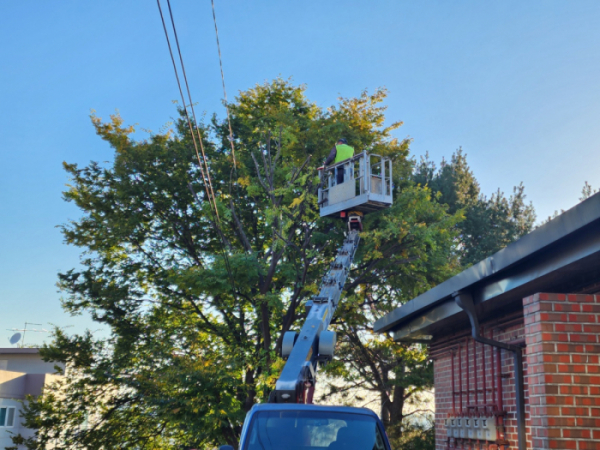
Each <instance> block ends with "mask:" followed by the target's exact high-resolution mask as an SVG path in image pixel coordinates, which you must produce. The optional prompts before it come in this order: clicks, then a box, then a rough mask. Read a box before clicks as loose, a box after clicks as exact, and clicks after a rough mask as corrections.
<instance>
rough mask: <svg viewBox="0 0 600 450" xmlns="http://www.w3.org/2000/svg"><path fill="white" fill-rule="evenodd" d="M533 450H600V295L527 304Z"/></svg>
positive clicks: (533, 299) (551, 297)
mask: <svg viewBox="0 0 600 450" xmlns="http://www.w3.org/2000/svg"><path fill="white" fill-rule="evenodd" d="M523 309H524V311H523V312H524V320H525V336H526V341H527V349H526V354H527V366H528V380H527V382H528V386H529V403H530V414H531V416H530V417H531V437H532V444H533V449H575V450H588V449H598V450H600V365H599V364H598V356H599V354H600V340H599V334H600V295H596V296H594V295H575V294H546V293H539V294H535V295H532V296H530V297H526V298H524V299H523Z"/></svg>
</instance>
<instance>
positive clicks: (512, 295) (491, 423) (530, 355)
mask: <svg viewBox="0 0 600 450" xmlns="http://www.w3.org/2000/svg"><path fill="white" fill-rule="evenodd" d="M375 329H376V331H379V332H390V333H392V334H393V336H394V339H395V340H397V341H406V342H420V343H426V344H427V345H428V346H429V349H430V355H431V358H432V359H433V361H434V383H435V408H436V413H435V414H436V415H435V420H436V449H438V450H442V449H448V448H460V449H463V448H465V449H466V448H470V449H479V448H488V449H490V450H492V449H494V448H502V447H504V448H506V447H510V448H519V449H520V450H521V449H525V448H527V449H579V450H584V449H600V365H599V361H598V357H599V355H600V194H596V195H594V196H592V197H590V198H589V199H587V200H585V201H584V202H582V203H580V204H578V205H577V206H575V207H574V208H572V209H570V210H569V211H567V212H565V213H563V214H561V215H560V216H559V217H557V218H556V219H554V220H552V221H550V222H548V223H546V224H545V225H543V226H541V227H539V228H537V229H536V230H534V231H533V232H531V233H530V234H528V235H527V236H525V237H523V238H521V239H520V240H518V241H517V242H514V243H513V244H511V245H509V246H508V247H506V248H505V249H503V250H501V251H499V252H498V253H496V254H494V255H493V256H491V257H489V258H487V259H485V260H483V261H481V262H479V263H478V264H475V265H474V266H472V267H470V268H469V269H467V270H465V271H463V272H462V273H460V274H458V275H456V276H455V277H453V278H451V279H449V280H447V281H445V282H444V283H442V284H440V285H438V286H436V287H435V288H433V289H431V290H430V291H428V292H426V293H424V294H422V295H420V296H419V297H416V298H414V299H413V300H411V301H410V302H408V303H406V304H405V305H402V306H401V307H399V308H397V309H396V310H394V311H392V312H391V313H390V314H388V315H387V316H385V317H383V318H382V319H381V320H379V321H378V322H377V323H376V324H375ZM496 446H497V447H496Z"/></svg>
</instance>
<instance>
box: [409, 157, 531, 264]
mask: <svg viewBox="0 0 600 450" xmlns="http://www.w3.org/2000/svg"><path fill="white" fill-rule="evenodd" d="M413 179H414V180H415V182H417V183H418V184H420V185H422V186H428V187H429V188H430V189H431V190H432V191H433V192H434V193H435V194H436V195H435V198H436V199H437V201H439V202H440V203H443V204H446V205H448V207H449V211H450V212H451V213H454V212H456V211H459V210H462V211H463V213H464V215H465V220H463V221H462V222H460V223H459V224H458V229H459V230H460V234H459V242H460V244H459V246H458V248H457V251H458V252H459V255H460V262H461V265H462V266H463V267H468V266H470V265H472V264H475V263H477V262H479V261H481V260H482V259H485V258H487V257H488V256H491V255H493V254H494V253H496V252H497V251H498V250H501V249H502V248H504V247H506V246H507V245H508V244H510V243H511V242H513V241H516V240H517V239H519V238H520V237H522V236H524V235H526V234H527V233H529V232H530V231H531V230H532V229H533V227H534V224H535V218H536V216H535V210H534V208H533V205H532V204H531V203H529V204H527V203H526V202H525V187H524V186H523V183H521V184H519V186H515V187H514V188H513V193H512V195H511V196H510V197H508V198H507V197H506V196H505V195H504V193H503V192H501V191H500V189H498V190H497V191H496V192H495V193H493V194H492V195H491V196H490V197H489V198H488V197H487V196H486V195H484V194H482V193H481V190H480V187H479V183H478V182H477V180H476V179H475V176H474V174H473V171H472V170H471V168H470V167H469V165H468V163H467V155H466V154H464V153H463V151H462V149H458V150H457V151H456V152H454V153H453V154H452V158H451V159H450V161H445V160H442V162H441V164H440V167H439V169H438V168H437V166H436V164H435V163H434V162H433V161H430V160H429V158H428V156H425V157H423V158H421V160H420V161H419V163H418V164H417V165H416V167H415V172H414V175H413Z"/></svg>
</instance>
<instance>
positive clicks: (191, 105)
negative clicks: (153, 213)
mask: <svg viewBox="0 0 600 450" xmlns="http://www.w3.org/2000/svg"><path fill="white" fill-rule="evenodd" d="M167 6H168V7H169V15H170V16H171V25H172V26H173V34H174V35H175V44H177V52H178V53H179V61H180V62H181V72H182V73H183V79H184V81H185V87H186V89H187V93H188V98H189V99H190V109H191V110H192V116H193V118H194V122H195V123H196V132H197V133H198V140H199V141H200V150H201V151H202V160H203V161H204V170H206V177H207V178H208V186H209V188H210V192H211V194H212V197H213V202H214V205H215V214H216V215H217V220H218V221H220V218H219V210H218V209H217V201H216V198H215V192H214V191H213V186H212V180H211V178H210V170H209V169H208V160H207V158H206V154H205V153H204V144H203V142H202V135H201V134H200V128H199V127H198V120H197V119H196V112H195V110H194V102H193V101H192V94H191V93H190V86H189V84H188V81H187V75H186V73H185V65H184V64H183V57H182V56H181V47H180V46H179V38H178V37H177V29H176V28H175V19H173V11H172V10H171V0H167ZM199 158H200V157H199V156H198V159H199ZM198 162H199V161H198Z"/></svg>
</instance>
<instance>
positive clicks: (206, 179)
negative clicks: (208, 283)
mask: <svg viewBox="0 0 600 450" xmlns="http://www.w3.org/2000/svg"><path fill="white" fill-rule="evenodd" d="M167 2H168V0H167ZM156 4H157V5H158V11H159V12H160V20H161V21H162V25H163V30H164V32H165V38H166V39H167V46H168V47H169V54H170V56H171V62H172V63H173V70H174V72H175V78H176V79H177V87H178V89H179V94H180V95H181V101H182V103H183V112H184V114H185V118H186V120H187V123H188V127H189V129H190V134H191V136H192V141H193V143H194V149H195V150H196V157H197V158H198V166H199V168H200V173H201V174H202V181H203V182H204V189H205V191H206V197H207V199H208V201H209V203H210V204H211V209H213V207H214V210H215V213H216V215H217V218H218V214H219V212H218V210H217V203H216V200H215V198H214V192H213V191H212V184H211V183H210V178H209V176H210V174H209V173H208V166H207V165H206V159H205V158H206V157H205V155H204V146H203V144H202V137H201V136H200V133H198V136H199V138H200V146H201V149H202V156H203V158H204V159H205V164H204V166H205V167H206V171H207V172H206V174H205V173H204V168H203V164H202V162H201V161H200V153H199V151H198V143H197V142H196V135H195V134H194V125H192V121H191V119H190V115H189V113H188V109H187V102H186V100H185V95H184V94H183V89H182V88H181V80H180V79H179V71H178V70H177V63H176V62H175V57H174V56H173V48H172V47H171V40H170V39H169V32H168V31H167V25H166V23H165V18H164V16H163V12H162V7H161V6H160V0H156ZM168 5H169V12H171V4H170V3H169V2H168ZM171 21H172V22H173V14H172V13H171ZM174 27H175V23H174V22H173V28H174ZM175 39H176V43H177V47H178V49H179V42H178V40H177V34H175ZM179 57H180V59H181V61H182V63H183V58H182V57H181V51H179ZM183 75H184V77H185V82H186V86H187V77H186V75H185V70H184V71H183ZM189 93H190V91H189V86H188V95H189ZM189 98H190V104H191V103H192V101H191V95H189ZM190 106H191V108H192V113H194V109H193V106H192V105H190ZM194 122H195V123H196V129H197V128H198V122H197V121H196V116H195V114H194ZM209 186H210V187H209ZM211 194H213V195H211Z"/></svg>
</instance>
